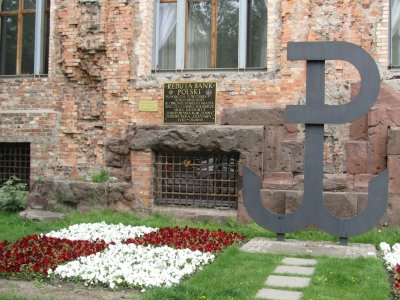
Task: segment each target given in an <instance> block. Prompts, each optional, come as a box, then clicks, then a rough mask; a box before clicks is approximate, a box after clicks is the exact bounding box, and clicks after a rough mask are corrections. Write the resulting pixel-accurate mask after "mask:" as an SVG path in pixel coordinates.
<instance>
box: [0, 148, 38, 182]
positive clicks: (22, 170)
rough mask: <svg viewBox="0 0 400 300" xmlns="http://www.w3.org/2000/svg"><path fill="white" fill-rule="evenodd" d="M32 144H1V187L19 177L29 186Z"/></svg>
mask: <svg viewBox="0 0 400 300" xmlns="http://www.w3.org/2000/svg"><path fill="white" fill-rule="evenodd" d="M30 161H31V158H30V144H29V143H0V186H1V185H3V183H4V182H6V181H7V180H8V179H10V177H11V176H17V177H18V178H19V179H21V180H22V182H24V183H26V184H27V185H28V186H29V177H30Z"/></svg>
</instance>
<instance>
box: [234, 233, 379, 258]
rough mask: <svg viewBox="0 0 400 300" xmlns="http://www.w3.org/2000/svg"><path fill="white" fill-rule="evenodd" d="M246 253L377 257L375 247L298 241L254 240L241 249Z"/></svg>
mask: <svg viewBox="0 0 400 300" xmlns="http://www.w3.org/2000/svg"><path fill="white" fill-rule="evenodd" d="M240 249H241V250H242V251H245V252H253V253H280V254H282V253H286V254H297V255H304V254H310V255H312V256H322V255H327V256H334V257H343V258H345V257H346V258H356V257H376V249H375V246H374V245H369V244H356V243H349V244H348V245H347V246H342V245H339V244H335V243H332V242H315V241H297V240H285V241H283V242H281V241H277V240H275V239H267V238H261V237H257V238H253V239H251V240H250V241H249V242H247V243H246V244H245V245H243V246H242V247H241V248H240Z"/></svg>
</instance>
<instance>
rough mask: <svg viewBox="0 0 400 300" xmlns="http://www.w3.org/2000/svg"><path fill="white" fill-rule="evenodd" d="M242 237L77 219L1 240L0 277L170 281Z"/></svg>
mask: <svg viewBox="0 0 400 300" xmlns="http://www.w3.org/2000/svg"><path fill="white" fill-rule="evenodd" d="M243 239H244V236H243V235H239V234H237V233H235V232H233V233H225V232H223V231H221V230H218V231H209V230H204V229H197V228H190V227H187V226H185V227H183V228H180V227H173V228H170V227H165V228H160V229H157V228H150V227H145V226H137V227H134V226H125V225H122V224H117V225H107V224H106V223H104V222H102V223H94V224H77V225H73V226H70V227H69V228H65V229H61V230H58V231H52V232H49V233H48V234H41V235H32V236H28V237H25V238H24V239H22V240H21V241H17V242H14V243H8V242H7V241H4V242H2V243H0V276H9V275H18V274H22V275H26V274H36V275H40V274H41V275H47V274H48V276H50V277H55V276H57V277H60V278H65V279H72V280H76V281H82V282H84V283H85V284H86V285H92V284H101V285H105V286H108V287H110V288H114V287H117V286H125V287H141V288H145V287H150V286H171V285H173V284H176V283H179V282H180V280H182V278H184V277H186V276H188V275H190V274H193V273H194V272H195V271H196V270H198V269H199V268H201V267H202V266H204V265H206V264H208V263H210V262H212V261H213V260H214V259H215V253H218V252H221V251H222V250H223V249H224V248H226V247H228V246H230V245H232V244H233V243H235V242H237V241H241V240H243Z"/></svg>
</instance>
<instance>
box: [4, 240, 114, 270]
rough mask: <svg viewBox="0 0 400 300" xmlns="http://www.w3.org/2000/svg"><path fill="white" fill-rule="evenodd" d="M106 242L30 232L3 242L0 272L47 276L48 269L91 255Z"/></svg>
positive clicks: (101, 248) (104, 246)
mask: <svg viewBox="0 0 400 300" xmlns="http://www.w3.org/2000/svg"><path fill="white" fill-rule="evenodd" d="M107 246H108V245H107V244H106V243H105V242H104V241H102V240H97V241H95V242H89V241H71V240H68V239H58V238H50V237H46V236H39V235H30V236H27V237H25V238H23V239H22V240H21V241H16V242H14V243H8V242H7V241H4V242H2V243H0V272H13V273H20V272H28V273H30V272H35V273H41V274H44V275H46V274H47V270H48V269H54V268H56V267H57V266H58V265H59V264H60V263H64V262H68V261H71V260H74V259H76V258H78V257H79V256H87V255H90V254H93V253H96V252H98V251H101V250H104V249H105V248H106V247H107Z"/></svg>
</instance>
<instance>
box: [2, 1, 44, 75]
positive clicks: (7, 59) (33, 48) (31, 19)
mask: <svg viewBox="0 0 400 300" xmlns="http://www.w3.org/2000/svg"><path fill="white" fill-rule="evenodd" d="M49 8H50V0H0V75H22V74H46V73H47V70H48V52H49V20H50V18H49V15H50V10H49Z"/></svg>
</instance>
